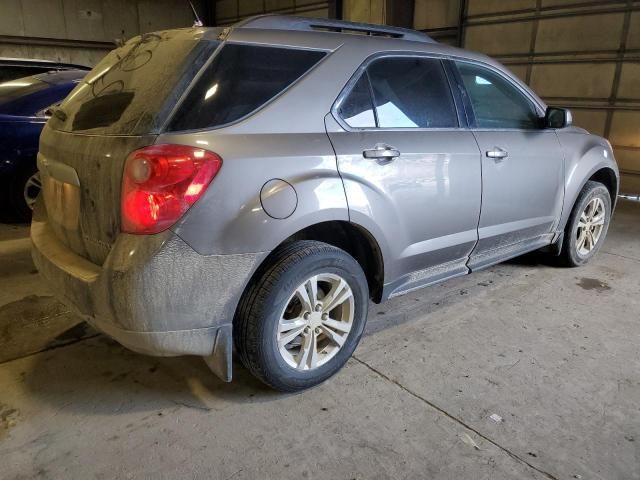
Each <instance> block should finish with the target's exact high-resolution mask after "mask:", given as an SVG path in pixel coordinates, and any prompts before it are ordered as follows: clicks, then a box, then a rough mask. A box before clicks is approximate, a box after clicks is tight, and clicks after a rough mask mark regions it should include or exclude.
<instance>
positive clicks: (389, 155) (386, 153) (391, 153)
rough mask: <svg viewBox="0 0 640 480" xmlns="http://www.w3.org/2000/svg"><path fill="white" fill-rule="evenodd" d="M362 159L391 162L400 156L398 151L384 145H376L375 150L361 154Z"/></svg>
mask: <svg viewBox="0 0 640 480" xmlns="http://www.w3.org/2000/svg"><path fill="white" fill-rule="evenodd" d="M362 156H363V157H364V158H375V159H378V160H393V159H394V158H397V157H399V156H400V151H399V150H398V149H397V148H395V147H392V146H390V145H387V144H385V143H377V144H376V146H375V148H371V149H368V150H365V151H364V152H362Z"/></svg>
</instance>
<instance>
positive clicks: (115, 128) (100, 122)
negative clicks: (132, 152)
mask: <svg viewBox="0 0 640 480" xmlns="http://www.w3.org/2000/svg"><path fill="white" fill-rule="evenodd" d="M202 33H203V30H201V29H182V30H168V31H164V32H156V33H149V34H145V35H142V36H140V37H136V38H134V39H132V40H130V41H129V42H127V43H126V44H125V45H124V46H122V47H120V48H117V49H115V50H113V51H112V52H111V53H109V54H108V55H107V56H106V57H105V58H104V59H103V60H102V61H101V62H100V63H99V64H98V65H96V66H95V68H94V69H93V70H92V71H91V72H90V73H89V74H88V75H87V76H86V77H85V79H84V81H83V82H82V83H80V85H79V86H78V87H76V88H75V89H74V91H73V92H71V94H70V95H69V97H67V99H66V100H65V101H64V102H63V103H62V104H61V105H60V109H59V111H57V112H56V114H55V115H54V116H53V117H52V119H51V122H50V126H51V127H52V128H55V129H57V130H63V131H68V132H83V133H84V132H86V133H90V134H100V135H140V134H144V133H156V132H158V131H159V129H160V127H161V126H162V125H163V124H164V122H165V121H166V119H167V117H168V115H169V113H170V112H171V109H172V108H173V106H174V105H175V103H176V102H177V100H178V98H180V96H181V95H182V93H184V90H185V89H186V87H187V86H188V85H189V82H190V81H191V79H193V77H194V75H195V74H196V72H197V71H198V70H200V68H202V66H203V65H204V64H205V62H206V60H207V58H209V57H210V56H211V54H212V53H213V51H214V50H215V48H216V47H217V45H218V42H216V41H202V40H201V37H202Z"/></svg>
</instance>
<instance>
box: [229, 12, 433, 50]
mask: <svg viewBox="0 0 640 480" xmlns="http://www.w3.org/2000/svg"><path fill="white" fill-rule="evenodd" d="M232 28H261V29H265V30H299V31H325V32H341V33H359V34H364V35H369V36H372V37H389V38H397V39H401V40H410V41H413V42H423V43H436V42H435V40H433V39H432V38H431V37H430V36H428V35H427V34H425V33H422V32H418V31H416V30H411V29H408V28H400V27H389V26H386V25H372V24H370V23H356V22H347V21H344V20H332V19H326V18H307V17H294V16H289V15H269V14H267V15H257V16H255V17H250V18H247V19H245V20H242V21H240V22H238V23H236V24H235V25H233V27H232Z"/></svg>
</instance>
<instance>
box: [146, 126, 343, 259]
mask: <svg viewBox="0 0 640 480" xmlns="http://www.w3.org/2000/svg"><path fill="white" fill-rule="evenodd" d="M157 143H180V144H187V145H193V146H197V147H202V148H204V149H207V150H210V151H212V152H216V153H217V154H218V155H220V156H221V157H222V159H223V164H222V168H221V169H220V172H219V173H218V175H217V176H216V178H215V179H214V180H213V182H212V183H211V185H210V186H209V188H208V189H207V191H206V193H205V194H204V196H203V197H202V198H201V199H200V200H199V201H198V202H197V203H196V204H195V205H194V206H193V207H192V208H191V209H190V210H189V211H188V212H187V214H186V215H185V216H184V217H183V218H182V220H181V221H180V222H179V223H178V224H177V225H176V226H175V227H173V231H174V232H175V233H177V234H178V235H179V236H180V237H181V238H182V239H183V240H185V241H186V242H187V243H188V244H189V245H191V247H192V248H193V249H195V250H196V251H197V252H198V253H200V254H203V255H228V254H239V253H256V252H266V251H271V250H273V249H274V248H275V247H277V246H278V245H279V244H280V243H281V242H282V241H283V240H285V239H286V238H288V237H289V236H291V235H292V234H294V233H296V232H298V231H299V230H302V229H303V228H305V227H307V226H309V225H313V224H316V223H320V222H323V221H329V220H345V221H347V220H348V219H349V218H348V209H347V201H346V196H345V193H344V188H343V186H342V181H341V180H340V177H339V175H338V172H337V168H336V159H335V155H334V153H333V149H332V147H331V143H330V142H329V139H328V137H327V135H326V133H325V132H324V131H322V132H319V133H296V134H293V133H292V134H279V133H272V134H262V133H256V134H244V133H242V134H235V133H233V128H231V129H229V128H227V129H223V130H217V131H211V132H203V133H199V134H193V133H192V134H183V135H168V134H167V135H163V136H161V137H160V138H159V139H158V141H157ZM272 179H281V180H285V181H286V182H288V183H289V184H290V185H292V186H293V188H294V189H295V191H296V195H297V205H295V210H294V211H293V213H292V214H291V215H290V216H288V217H287V218H283V219H275V218H272V217H271V216H269V215H268V214H267V213H266V212H265V210H264V208H263V206H262V203H261V198H260V192H261V190H262V187H263V186H264V185H265V183H267V182H268V181H269V180H272ZM269 194H271V193H270V192H265V193H264V195H269ZM274 194H275V192H274Z"/></svg>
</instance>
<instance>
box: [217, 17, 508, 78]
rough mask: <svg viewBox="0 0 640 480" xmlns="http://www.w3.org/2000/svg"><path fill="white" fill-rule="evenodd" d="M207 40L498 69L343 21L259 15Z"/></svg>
mask: <svg viewBox="0 0 640 480" xmlns="http://www.w3.org/2000/svg"><path fill="white" fill-rule="evenodd" d="M206 30H207V31H206V33H205V34H204V37H205V38H207V37H208V38H219V39H221V40H232V41H242V42H249V43H268V44H281V45H290V46H299V47H306V48H320V49H326V50H331V51H333V50H337V49H338V48H340V47H343V46H349V47H356V48H358V49H362V50H363V51H364V50H370V51H371V52H379V51H413V52H430V53H437V54H440V55H449V56H453V57H461V58H468V59H473V60H478V61H481V62H485V63H490V64H493V65H496V66H499V64H498V63H497V62H495V61H494V60H492V59H491V58H489V57H487V56H486V55H483V54H480V53H475V52H470V51H467V50H462V49H460V48H456V47H452V46H449V45H445V44H442V43H438V42H436V41H435V40H433V39H432V38H431V37H429V36H428V35H427V34H425V33H423V32H419V31H417V30H410V29H407V28H400V27H389V26H385V25H373V24H368V23H355V22H347V21H343V20H331V19H322V18H306V17H294V16H289V15H258V16H255V17H250V18H247V19H245V20H242V21H241V22H238V23H236V24H234V25H231V26H229V27H225V28H223V29H222V30H221V29H220V28H219V27H218V28H211V29H206Z"/></svg>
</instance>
